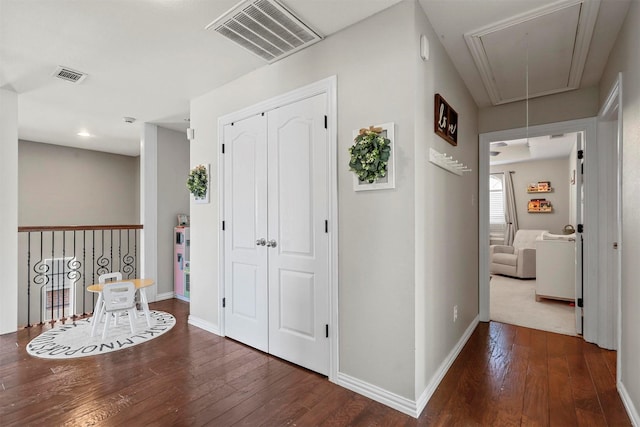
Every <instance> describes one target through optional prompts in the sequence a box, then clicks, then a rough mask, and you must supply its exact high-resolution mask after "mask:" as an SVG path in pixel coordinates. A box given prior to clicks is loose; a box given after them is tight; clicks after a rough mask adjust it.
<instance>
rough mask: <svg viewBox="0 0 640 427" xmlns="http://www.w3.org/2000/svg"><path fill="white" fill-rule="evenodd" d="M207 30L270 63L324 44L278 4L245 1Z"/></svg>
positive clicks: (208, 26) (312, 31) (258, 0)
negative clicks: (309, 47) (306, 48)
mask: <svg viewBox="0 0 640 427" xmlns="http://www.w3.org/2000/svg"><path fill="white" fill-rule="evenodd" d="M205 28H206V29H209V28H213V29H214V30H215V31H217V32H218V33H220V34H222V35H223V36H225V37H227V38H228V39H230V40H231V41H233V42H235V43H237V44H239V45H240V46H242V47H243V48H245V49H247V50H249V51H250V52H252V53H253V54H255V55H258V56H259V57H260V58H262V59H264V60H266V61H268V62H269V63H271V62H275V61H277V60H279V59H282V58H284V57H285V56H287V55H291V54H292V53H294V52H297V51H299V50H301V49H304V48H305V47H308V46H311V45H312V44H314V43H316V42H319V41H320V40H322V36H321V35H320V34H318V33H317V32H316V31H314V30H312V29H311V28H309V26H308V25H307V24H305V23H304V22H302V20H301V19H300V18H298V17H296V16H295V15H294V14H293V13H292V12H291V11H290V10H289V9H287V8H286V7H285V6H284V5H283V4H282V3H280V2H278V1H277V0H248V1H246V0H245V1H242V2H240V3H239V4H237V5H236V6H235V7H233V8H232V9H230V10H229V11H228V12H226V13H225V14H224V15H222V16H221V17H219V18H218V19H216V20H215V21H213V22H212V23H210V24H209V25H207V26H206V27H205Z"/></svg>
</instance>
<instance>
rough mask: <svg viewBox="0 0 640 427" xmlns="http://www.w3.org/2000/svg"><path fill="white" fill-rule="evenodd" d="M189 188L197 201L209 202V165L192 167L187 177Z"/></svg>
mask: <svg viewBox="0 0 640 427" xmlns="http://www.w3.org/2000/svg"><path fill="white" fill-rule="evenodd" d="M187 188H188V189H189V192H190V193H191V194H193V197H194V199H195V202H196V203H209V167H208V165H207V166H205V165H198V166H196V167H195V168H193V169H191V171H190V172H189V178H188V179H187Z"/></svg>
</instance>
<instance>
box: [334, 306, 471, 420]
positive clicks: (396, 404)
mask: <svg viewBox="0 0 640 427" xmlns="http://www.w3.org/2000/svg"><path fill="white" fill-rule="evenodd" d="M479 321H480V316H476V318H475V319H473V321H472V322H471V324H470V325H469V327H468V328H467V330H466V331H465V332H464V334H463V335H462V337H461V338H460V340H458V343H457V344H456V346H455V347H454V348H453V349H452V350H451V352H450V353H449V355H448V356H447V358H446V359H445V360H444V361H443V362H442V363H441V364H440V367H439V368H438V370H437V371H436V373H435V375H434V376H433V378H432V379H431V381H429V384H428V385H427V388H426V389H425V390H424V392H422V394H421V395H420V398H419V399H418V400H417V401H413V400H411V399H408V398H406V397H402V396H400V395H397V394H395V393H392V392H390V391H388V390H385V389H383V388H381V387H378V386H376V385H373V384H369V383H367V382H365V381H362V380H359V379H357V378H354V377H351V376H349V375H347V374H343V373H341V372H338V378H337V380H336V384H338V385H340V386H342V387H344V388H347V389H349V390H351V391H355V392H356V393H358V394H361V395H363V396H366V397H368V398H370V399H373V400H375V401H376V402H380V403H382V404H383V405H387V406H389V407H391V408H393V409H396V410H398V411H400V412H402V413H404V414H407V415H409V416H411V417H413V418H418V417H419V416H420V414H421V413H422V411H423V410H424V408H425V407H426V406H427V403H428V402H429V399H430V398H431V396H432V395H433V393H434V392H435V390H436V388H437V387H438V385H439V384H440V381H442V379H443V378H444V376H445V374H446V373H447V371H448V370H449V368H450V367H451V365H452V364H453V362H454V361H455V360H456V357H458V354H460V351H462V348H463V347H464V345H465V344H466V343H467V341H468V340H469V338H470V337H471V334H473V331H475V329H476V327H477V326H478V322H479Z"/></svg>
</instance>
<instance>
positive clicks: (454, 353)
mask: <svg viewBox="0 0 640 427" xmlns="http://www.w3.org/2000/svg"><path fill="white" fill-rule="evenodd" d="M479 322H480V316H476V318H475V319H473V321H472V322H471V324H470V325H469V327H468V328H467V330H466V331H464V334H463V335H462V337H461V338H460V339H459V340H458V343H457V344H456V346H455V347H453V348H452V349H451V352H450V353H449V355H448V356H447V357H446V359H444V360H443V361H442V363H441V364H440V366H439V367H438V370H437V371H436V373H435V375H434V376H433V377H432V378H431V381H429V384H427V388H425V389H424V391H423V392H422V394H421V395H420V397H418V400H417V401H416V407H417V411H416V413H417V416H418V417H419V416H420V414H422V411H424V408H426V406H427V403H429V399H431V396H433V393H435V391H436V389H437V388H438V386H439V385H440V382H441V381H442V379H443V378H444V376H445V375H446V374H447V372H448V371H449V368H450V367H451V365H453V362H455V360H456V358H457V357H458V355H459V354H460V352H461V351H462V349H463V348H464V346H465V344H466V343H467V341H469V338H471V335H472V334H473V331H475V330H476V328H477V327H478V323H479ZM416 418H417V417H416Z"/></svg>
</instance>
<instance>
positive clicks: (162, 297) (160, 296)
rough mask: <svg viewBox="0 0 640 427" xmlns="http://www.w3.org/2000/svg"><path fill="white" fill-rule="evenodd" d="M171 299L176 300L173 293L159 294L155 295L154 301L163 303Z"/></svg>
mask: <svg viewBox="0 0 640 427" xmlns="http://www.w3.org/2000/svg"><path fill="white" fill-rule="evenodd" d="M173 298H176V294H175V292H163V293H161V294H156V301H164V300H168V299H173Z"/></svg>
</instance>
